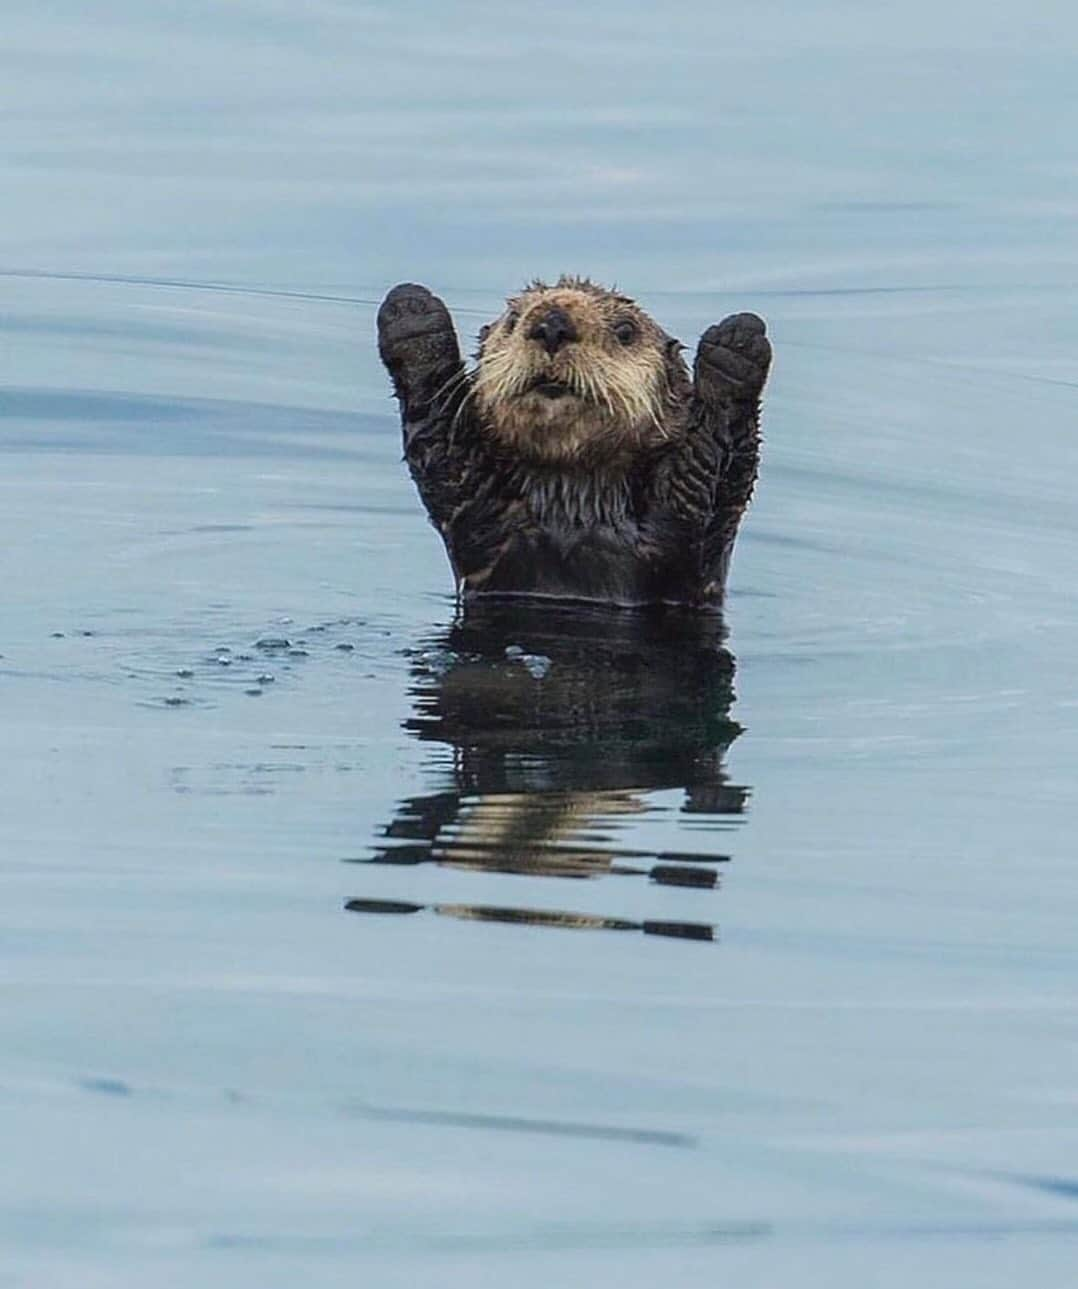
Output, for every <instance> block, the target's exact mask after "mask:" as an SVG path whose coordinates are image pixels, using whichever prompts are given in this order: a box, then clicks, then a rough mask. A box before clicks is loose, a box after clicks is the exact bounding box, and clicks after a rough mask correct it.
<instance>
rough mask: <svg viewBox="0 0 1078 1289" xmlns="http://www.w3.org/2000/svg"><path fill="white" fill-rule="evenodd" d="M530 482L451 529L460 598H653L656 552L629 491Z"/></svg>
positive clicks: (594, 482)
mask: <svg viewBox="0 0 1078 1289" xmlns="http://www.w3.org/2000/svg"><path fill="white" fill-rule="evenodd" d="M528 484H530V486H528ZM528 484H526V485H525V487H524V488H522V489H521V492H522V493H523V495H521V493H518V494H517V496H516V498H515V501H514V504H511V505H508V506H506V507H505V508H504V510H501V513H500V514H498V515H493V514H491V515H489V516H485V515H481V514H480V513H479V512H478V510H473V511H472V512H471V513H470V514H468V513H465V514H462V515H461V516H460V519H461V523H460V524H459V525H455V526H454V527H455V531H454V532H453V533H452V534H451V535H450V541H451V547H452V548H453V550H454V556H455V560H454V562H455V563H456V565H457V570H458V576H459V577H460V580H461V589H462V590H463V592H464V594H465V595H466V596H467V595H482V594H493V595H498V594H501V595H512V594H516V595H529V594H530V595H545V596H557V597H568V598H574V597H575V598H582V599H594V600H605V601H610V602H615V603H622V604H634V603H640V602H641V601H643V600H647V599H649V598H651V597H652V594H653V590H654V584H655V580H656V576H657V574H658V571H659V570H658V567H657V563H658V561H657V558H656V557H657V554H658V552H656V551H655V550H654V549H653V547H652V544H651V543H650V542H649V541H648V540H647V537H646V535H645V533H644V532H643V526H642V525H641V523H640V521H639V519H638V517H637V516H636V514H635V513H634V511H633V508H632V505H631V499H630V496H629V490H628V487H627V485H624V484H622V483H621V482H620V481H619V482H618V483H617V484H614V485H612V484H611V482H610V481H609V480H604V479H602V478H589V479H588V480H587V481H585V482H584V483H582V482H581V481H580V480H579V479H575V480H565V479H564V478H562V479H559V478H557V477H555V478H554V479H550V478H544V479H541V480H540V481H538V483H533V482H531V481H528ZM499 509H500V508H499Z"/></svg>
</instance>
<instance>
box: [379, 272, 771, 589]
mask: <svg viewBox="0 0 1078 1289" xmlns="http://www.w3.org/2000/svg"><path fill="white" fill-rule="evenodd" d="M378 343H379V352H380V354H381V357H382V361H383V362H384V363H385V365H386V367H387V369H388V371H389V373H390V375H391V377H392V379H393V384H394V389H395V392H396V395H397V398H398V399H399V401H400V406H401V420H402V424H403V430H404V455H405V460H406V461H407V463H408V466H409V469H410V470H411V473H412V477H413V479H414V480H415V483H416V486H417V488H418V490H419V495H420V497H421V499H422V501H423V504H424V505H425V507H426V509H427V513H428V515H429V516H430V519H431V522H432V523H433V524H434V526H435V527H436V528H437V529H438V531H439V532H440V533H441V535H442V539H443V540H444V542H445V546H446V550H447V552H448V554H449V559H450V562H451V564H452V566H453V572H454V574H455V577H456V581H457V589H458V592H459V593H460V594H461V595H462V596H463V598H464V599H466V600H467V599H471V598H473V597H477V596H490V595H503V596H504V595H528V596H547V597H557V598H559V599H581V600H590V601H599V602H605V603H610V604H617V605H625V606H638V605H648V604H678V605H685V606H690V607H693V608H718V607H719V606H720V605H721V603H722V597H723V590H724V587H725V584H726V576H727V572H728V569H729V563H730V555H731V552H732V550H733V545H734V539H735V537H736V535H737V530H738V526H739V524H740V522H741V517H742V515H743V513H744V511H745V507H746V506H747V505H748V502H749V499H750V497H751V496H752V491H753V487H754V485H755V482H756V475H757V469H758V463H759V450H760V431H759V411H760V395H761V393H762V390H763V386H764V382H765V380H766V379H767V373H768V369H769V367H770V363H771V346H770V344H769V342H768V340H767V335H766V329H765V327H764V324H763V322H762V321H761V320H760V319H759V318H758V317H756V315H755V314H751V313H741V314H736V315H734V316H732V317H729V318H727V319H726V320H725V321H723V322H720V323H718V324H716V325H715V326H712V327H709V328H708V330H707V331H706V332H705V333H704V335H703V336H702V337H701V340H700V343H699V346H698V347H697V351H696V356H695V362H694V366H693V373H692V375H691V376H690V374H689V370H688V368H687V366H686V364H685V361H684V359H683V358H682V348H683V347H682V345H681V344H680V342H679V341H677V340H675V339H674V338H673V337H671V336H669V335H667V334H666V332H665V331H663V330H662V328H661V327H660V326H659V325H658V324H657V323H656V322H655V321H654V320H653V319H652V318H650V317H649V316H648V314H647V313H645V312H644V310H643V309H641V308H640V306H639V305H637V304H636V303H635V302H634V301H633V300H631V299H629V297H627V296H624V295H620V294H618V293H617V292H615V291H610V290H607V289H606V288H604V287H601V286H598V285H596V284H595V283H593V282H590V281H588V280H587V279H584V278H567V277H563V278H561V279H560V280H559V281H558V282H557V283H556V284H555V285H553V286H547V285H545V284H544V283H542V282H533V283H532V284H531V285H529V286H528V287H526V288H525V289H524V290H523V291H522V292H521V293H520V294H519V295H516V296H513V297H511V298H510V299H509V300H508V301H507V304H506V308H505V310H504V311H503V313H502V314H501V315H500V316H499V317H498V318H497V319H496V320H495V321H494V322H492V323H491V324H490V325H489V326H486V327H484V328H483V329H482V330H481V332H480V336H479V350H478V353H477V355H476V365H475V367H474V368H471V369H469V368H467V367H466V366H465V364H464V362H463V361H462V359H461V355H460V348H459V345H458V343H457V337H456V333H455V331H454V328H453V323H452V320H451V318H450V316H449V312H448V310H447V309H446V307H445V305H444V304H443V303H442V301H441V300H439V299H438V298H437V296H434V295H432V294H431V293H430V292H429V291H428V290H427V289H426V288H425V287H422V286H416V285H413V284H404V285H401V286H397V287H394V288H393V290H392V291H390V293H389V294H388V295H387V296H386V298H385V300H384V301H383V303H382V307H381V309H380V310H379V313H378Z"/></svg>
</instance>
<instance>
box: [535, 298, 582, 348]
mask: <svg viewBox="0 0 1078 1289" xmlns="http://www.w3.org/2000/svg"><path fill="white" fill-rule="evenodd" d="M528 339H529V340H538V341H539V343H540V344H541V345H542V346H543V348H544V349H545V350H546V351H547V353H548V354H551V355H553V354H556V353H557V352H558V350H559V349H560V348H561V347H562V345H564V344H565V343H566V342H567V341H570V340H577V339H579V337H578V336H577V334H576V328H575V327H574V326H573V320H572V318H570V317H569V315H568V314H567V313H566V312H565V310H564V309H559V308H558V306H557V305H553V306H552V307H551V308H549V309H546V310H545V311H544V312H543V313H542V314H540V316H539V317H538V318H537V319H536V320H535V322H533V323H532V325H531V327H530V328H529V330H528Z"/></svg>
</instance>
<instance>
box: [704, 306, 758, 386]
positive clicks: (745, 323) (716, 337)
mask: <svg viewBox="0 0 1078 1289" xmlns="http://www.w3.org/2000/svg"><path fill="white" fill-rule="evenodd" d="M770 366H771V342H770V341H769V340H768V338H767V327H766V326H765V325H764V320H763V319H762V318H758V317H757V316H756V314H755V313H735V314H731V316H730V317H729V318H724V319H723V320H722V322H717V323H715V325H714V326H711V327H708V329H707V330H706V331H705V332H704V334H703V335H702V336H701V337H700V344H699V346H698V347H697V350H696V364H695V377H696V383H697V388H698V389H701V390H702V392H704V393H705V394H706V393H711V394H715V395H723V394H725V395H727V396H729V397H733V398H737V399H756V398H759V396H760V391H761V390H762V389H763V387H764V381H766V380H767V373H768V369H769V368H770Z"/></svg>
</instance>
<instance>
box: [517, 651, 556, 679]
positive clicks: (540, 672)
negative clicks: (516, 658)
mask: <svg viewBox="0 0 1078 1289" xmlns="http://www.w3.org/2000/svg"><path fill="white" fill-rule="evenodd" d="M520 661H521V662H522V663H523V664H524V667H525V669H526V670H527V672H528V674H529V675H530V676H532V677H534V679H535V680H542V679H543V678H544V677H545V676H546V674H547V672H549V671H550V668H551V666H552V664H551V661H550V659H549V658H547V657H546V656H545V655H544V654H541V653H527V654H525V655H524V657H523V658H521V660H520Z"/></svg>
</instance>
